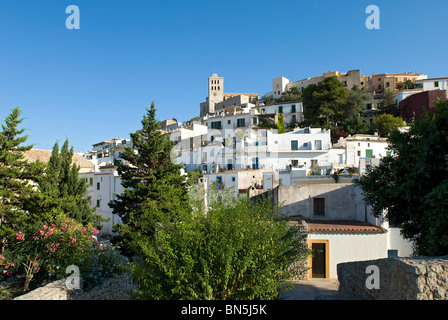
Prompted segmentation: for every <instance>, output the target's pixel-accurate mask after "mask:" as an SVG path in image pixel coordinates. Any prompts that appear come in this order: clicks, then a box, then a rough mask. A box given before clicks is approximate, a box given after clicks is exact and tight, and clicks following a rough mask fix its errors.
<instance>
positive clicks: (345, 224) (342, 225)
mask: <svg viewBox="0 0 448 320" xmlns="http://www.w3.org/2000/svg"><path fill="white" fill-rule="evenodd" d="M305 221H306V224H307V225H308V231H309V232H311V233H312V232H337V233H385V232H386V230H385V229H384V228H381V227H378V226H375V225H373V224H371V223H369V222H366V221H357V220H308V219H305Z"/></svg>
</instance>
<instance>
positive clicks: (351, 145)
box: [334, 134, 392, 167]
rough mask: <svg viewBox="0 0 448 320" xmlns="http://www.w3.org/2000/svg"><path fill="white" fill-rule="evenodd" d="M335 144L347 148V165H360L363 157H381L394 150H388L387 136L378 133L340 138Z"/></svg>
mask: <svg viewBox="0 0 448 320" xmlns="http://www.w3.org/2000/svg"><path fill="white" fill-rule="evenodd" d="M334 146H337V147H342V148H345V164H346V166H354V167H359V164H360V160H361V159H371V158H376V159H381V158H383V157H386V156H388V155H391V154H392V152H391V151H390V150H388V146H389V143H388V140H387V138H383V137H380V136H378V135H363V134H357V135H354V136H348V137H347V138H345V139H340V140H339V141H338V143H337V144H335V145H334Z"/></svg>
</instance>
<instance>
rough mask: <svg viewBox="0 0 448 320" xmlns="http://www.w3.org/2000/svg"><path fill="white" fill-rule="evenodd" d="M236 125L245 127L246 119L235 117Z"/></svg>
mask: <svg viewBox="0 0 448 320" xmlns="http://www.w3.org/2000/svg"><path fill="white" fill-rule="evenodd" d="M236 126H237V127H238V128H239V127H245V126H246V119H244V118H243V119H236Z"/></svg>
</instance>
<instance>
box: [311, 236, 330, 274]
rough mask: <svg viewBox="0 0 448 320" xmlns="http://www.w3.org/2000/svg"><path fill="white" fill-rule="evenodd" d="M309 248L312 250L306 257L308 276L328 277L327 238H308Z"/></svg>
mask: <svg viewBox="0 0 448 320" xmlns="http://www.w3.org/2000/svg"><path fill="white" fill-rule="evenodd" d="M309 248H310V249H311V250H313V254H312V256H310V257H309V259H308V266H309V267H310V269H309V271H308V277H309V278H328V277H329V270H330V265H329V262H330V260H329V256H330V255H329V241H328V240H309Z"/></svg>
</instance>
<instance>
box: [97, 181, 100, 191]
mask: <svg viewBox="0 0 448 320" xmlns="http://www.w3.org/2000/svg"><path fill="white" fill-rule="evenodd" d="M96 190H100V183H99V182H97V183H96Z"/></svg>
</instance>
